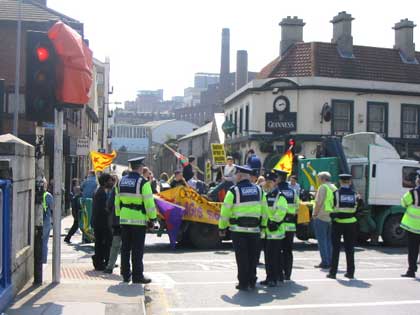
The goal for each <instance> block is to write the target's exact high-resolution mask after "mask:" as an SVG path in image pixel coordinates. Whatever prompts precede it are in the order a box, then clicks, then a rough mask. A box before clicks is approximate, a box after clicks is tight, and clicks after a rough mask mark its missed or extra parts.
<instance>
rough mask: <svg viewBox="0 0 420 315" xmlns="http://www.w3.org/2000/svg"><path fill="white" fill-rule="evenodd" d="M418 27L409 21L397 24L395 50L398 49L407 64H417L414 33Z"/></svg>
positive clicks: (395, 27) (395, 28)
mask: <svg viewBox="0 0 420 315" xmlns="http://www.w3.org/2000/svg"><path fill="white" fill-rule="evenodd" d="M415 27H416V25H415V24H414V22H413V21H410V20H408V19H405V20H401V21H399V22H398V23H395V26H394V27H393V28H394V30H395V45H394V49H398V50H399V51H400V54H401V56H402V58H403V60H404V61H405V62H407V63H415V62H417V61H416V47H415V44H414V40H413V31H414V28H415Z"/></svg>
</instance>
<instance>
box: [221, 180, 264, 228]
mask: <svg viewBox="0 0 420 315" xmlns="http://www.w3.org/2000/svg"><path fill="white" fill-rule="evenodd" d="M266 207H267V201H266V198H265V194H264V193H263V192H262V189H261V188H260V187H259V186H257V185H254V184H252V183H251V182H250V181H249V180H242V181H240V182H239V183H238V184H237V185H236V186H233V187H232V188H230V189H229V191H228V192H227V194H226V196H225V199H224V201H223V204H222V208H221V211H220V219H219V229H222V230H224V229H226V228H228V227H229V229H230V230H231V231H232V232H242V233H260V231H261V229H260V227H261V225H262V222H263V220H264V219H266V215H267V209H266Z"/></svg>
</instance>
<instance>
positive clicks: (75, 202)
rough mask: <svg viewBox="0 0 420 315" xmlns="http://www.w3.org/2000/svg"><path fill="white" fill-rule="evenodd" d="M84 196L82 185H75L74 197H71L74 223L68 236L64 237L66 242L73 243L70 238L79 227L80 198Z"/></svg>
mask: <svg viewBox="0 0 420 315" xmlns="http://www.w3.org/2000/svg"><path fill="white" fill-rule="evenodd" d="M81 197H82V191H81V189H80V186H75V187H73V197H72V199H71V214H72V216H73V225H72V226H71V228H70V230H69V232H68V233H67V236H66V237H65V238H64V242H66V243H67V244H71V241H70V239H71V238H72V236H73V235H74V233H76V231H77V230H78V229H79V213H80V209H81V207H82V205H81V204H80V198H81Z"/></svg>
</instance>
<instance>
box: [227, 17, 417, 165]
mask: <svg viewBox="0 0 420 315" xmlns="http://www.w3.org/2000/svg"><path fill="white" fill-rule="evenodd" d="M352 20H354V19H353V18H352V16H351V15H350V14H348V13H346V12H340V13H339V14H338V15H337V16H335V17H334V18H333V19H332V21H331V23H332V24H333V37H332V40H331V42H330V43H324V42H310V43H307V42H303V40H302V39H303V27H304V25H305V23H304V22H303V20H302V19H299V18H297V17H287V18H284V19H283V20H282V21H281V22H280V26H281V33H282V39H281V42H280V55H279V57H277V58H276V59H275V60H274V61H272V62H271V63H269V64H268V65H267V66H266V67H264V68H263V69H262V70H261V72H260V73H259V74H258V76H257V78H256V79H255V80H253V81H251V82H249V83H248V84H247V85H245V86H244V87H242V88H241V89H240V90H238V91H236V92H235V93H233V94H232V95H230V96H229V97H228V98H226V99H225V102H224V113H225V119H226V121H225V124H224V127H225V128H224V129H225V131H226V133H227V135H228V136H227V138H226V140H225V144H226V146H227V151H228V153H230V154H234V155H235V158H236V162H237V163H238V162H240V163H244V161H245V160H246V152H247V151H248V150H249V149H250V148H253V149H254V150H255V152H256V153H257V155H259V156H260V157H261V158H262V161H263V162H264V167H267V168H269V167H272V166H273V165H274V164H275V162H277V161H278V159H279V157H280V156H281V155H282V154H283V153H284V152H285V150H287V148H288V143H289V140H290V139H294V141H295V143H296V146H295V153H296V154H299V155H304V156H306V157H315V156H316V153H317V148H318V149H319V144H320V142H321V141H322V139H323V138H325V137H327V136H337V137H342V136H344V135H347V134H350V133H355V132H365V131H370V132H376V133H378V134H380V135H382V136H383V137H384V138H385V139H387V140H388V141H389V142H390V143H391V144H392V145H394V146H395V148H396V149H397V150H398V152H399V153H400V155H401V157H403V158H410V159H417V160H420V139H419V128H420V64H419V62H420V52H416V51H415V47H414V42H413V30H414V27H415V24H414V23H413V22H412V21H409V20H407V19H405V20H401V21H399V22H398V23H396V24H395V26H394V27H393V29H394V31H395V44H394V47H393V48H381V47H368V46H357V45H353V37H352V35H351V24H352ZM374 35H375V34H372V36H374Z"/></svg>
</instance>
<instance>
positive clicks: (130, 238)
mask: <svg viewBox="0 0 420 315" xmlns="http://www.w3.org/2000/svg"><path fill="white" fill-rule="evenodd" d="M194 161H195V158H194V157H192V156H190V157H189V164H188V165H187V166H188V167H184V168H183V169H182V170H177V171H175V172H174V174H173V175H172V176H171V177H169V175H168V174H167V173H162V174H161V175H160V176H159V180H157V179H155V177H154V175H153V172H152V171H151V170H150V168H148V167H147V166H145V165H144V157H139V158H135V159H131V160H129V164H130V168H131V169H130V170H126V171H124V172H123V174H122V175H123V176H122V178H121V179H119V178H118V176H117V175H116V174H115V173H111V174H109V173H100V174H95V172H94V171H91V172H89V174H88V176H87V177H86V179H85V180H84V181H83V182H82V183H81V184H80V182H79V180H77V179H74V180H73V182H72V201H71V206H72V215H73V218H74V222H73V225H72V227H71V228H70V230H69V231H68V234H67V235H66V237H65V239H64V241H65V242H67V243H69V244H70V243H71V238H72V236H73V235H74V234H75V233H76V231H77V230H78V228H79V217H80V210H81V201H82V199H88V200H92V218H91V226H92V227H93V230H94V239H95V250H94V255H93V256H92V262H93V266H94V268H95V270H98V271H103V272H105V273H109V274H110V273H113V269H114V268H115V267H116V266H117V265H116V261H117V258H118V255H119V254H120V253H121V270H120V273H121V275H122V276H123V280H124V282H130V281H133V283H149V282H150V281H151V280H150V279H148V278H146V277H145V276H144V274H143V269H144V268H143V262H142V260H143V251H144V242H145V234H146V231H147V229H148V228H154V227H155V224H156V220H157V212H156V208H155V203H154V197H153V195H154V194H156V193H158V192H160V191H164V190H166V189H171V188H176V187H178V186H181V185H182V186H189V187H192V188H194V189H198V187H199V186H200V184H199V181H198V180H197V178H196V175H195V168H196V166H195V164H194ZM261 171H262V165H261V161H260V159H259V158H258V156H257V155H255V153H254V151H253V150H250V152H249V157H248V159H247V164H246V165H244V166H239V165H234V162H233V158H232V157H231V156H228V157H227V162H226V165H225V166H224V167H223V168H222V174H223V175H222V176H221V178H220V182H219V184H218V185H215V186H213V190H211V191H210V195H211V194H214V195H215V196H216V198H218V199H219V200H223V203H222V207H221V213H220V220H219V230H220V236H221V237H222V238H223V237H225V236H226V235H227V233H228V232H229V233H230V236H231V239H232V242H233V247H234V250H235V257H236V263H237V266H238V280H239V283H238V285H237V289H239V290H249V289H253V288H255V286H256V282H257V276H256V267H257V264H258V262H259V258H260V255H261V252H262V251H264V260H265V270H266V279H265V280H263V281H260V284H261V285H265V286H269V287H275V286H277V285H278V284H279V283H281V282H283V281H287V280H290V279H291V276H292V271H293V242H294V236H295V233H296V223H297V214H298V208H299V204H300V196H301V195H302V190H301V187H300V186H299V184H298V182H297V178H296V176H294V175H292V176H288V175H289V174H288V173H287V172H286V171H283V170H279V169H272V170H265V173H264V174H263V175H261V174H260V173H261ZM339 178H340V180H339V186H338V187H337V186H336V185H334V184H333V183H332V182H331V174H330V173H329V172H328V171H323V172H320V173H318V181H319V184H320V186H319V188H318V190H317V192H316V195H315V198H314V202H313V205H314V207H313V211H312V216H311V221H312V223H311V224H312V226H313V229H314V232H315V236H316V238H317V240H318V248H319V252H320V258H321V261H320V263H319V264H317V265H315V266H314V267H315V268H321V269H326V270H328V271H329V272H328V274H327V277H328V278H331V279H335V278H336V274H337V269H338V262H339V254H340V246H341V238H343V239H344V249H345V253H346V262H347V272H346V273H345V275H344V276H345V277H347V278H349V279H353V278H354V275H355V262H354V245H355V242H356V237H357V219H356V209H357V207H358V204H359V197H358V194H357V193H356V192H355V191H354V190H353V188H352V182H351V175H350V174H341V175H340V176H339ZM51 184H52V183H50V185H48V183H47V181H45V182H44V189H45V193H44V195H43V200H42V204H43V208H44V231H43V253H42V259H43V262H44V263H46V261H47V253H48V247H47V246H48V236H49V233H50V229H51V217H52V211H53V207H54V206H53V196H52V194H51V193H52V185H51ZM419 193H420V173H419V174H418V176H417V180H416V188H415V189H412V190H411V191H409V192H407V193H406V194H405V195H404V197H403V199H402V204H403V206H404V207H405V208H407V211H406V214H405V215H404V217H403V220H402V223H401V227H402V228H403V229H405V230H406V231H407V232H408V240H409V269H408V271H407V272H406V273H405V274H404V275H402V276H404V277H415V272H416V271H417V262H416V260H417V257H418V254H419V245H420V237H419V235H420V225H419V224H420V220H415V219H413V218H415V217H416V216H417V217H420V214H419V213H418V211H419V210H418V209H420V204H419V200H420V198H419V197H418V194H419ZM130 259H131V262H132V266H131V265H130Z"/></svg>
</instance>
